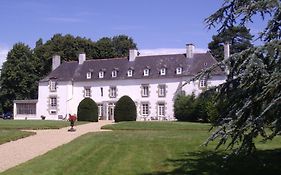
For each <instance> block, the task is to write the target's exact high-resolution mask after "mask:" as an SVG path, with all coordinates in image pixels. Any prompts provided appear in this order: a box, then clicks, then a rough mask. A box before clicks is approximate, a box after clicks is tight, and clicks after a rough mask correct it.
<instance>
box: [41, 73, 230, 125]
mask: <svg viewBox="0 0 281 175" xmlns="http://www.w3.org/2000/svg"><path fill="white" fill-rule="evenodd" d="M188 78H190V77H184V78H170V79H168V78H165V79H157V80H155V79H132V80H98V81H96V80H95V81H88V82H74V83H72V82H58V84H57V90H56V92H50V90H49V84H48V82H40V84H39V93H38V103H37V112H36V114H37V117H38V118H40V116H41V115H44V116H46V119H47V120H48V119H51V120H57V119H58V115H62V116H63V117H65V116H66V115H67V114H76V113H77V107H78V105H79V103H80V102H81V101H82V100H83V99H84V87H91V98H92V99H93V100H94V101H95V102H96V103H103V102H117V101H118V99H119V98H121V97H122V96H124V95H128V96H130V97H131V98H132V99H133V101H135V102H136V104H137V114H138V120H141V119H142V118H141V105H140V104H141V103H142V102H149V104H150V105H149V106H150V114H149V117H156V116H157V104H158V103H159V102H165V107H166V111H165V116H166V117H168V118H170V119H174V118H173V117H174V111H173V104H174V102H173V100H174V99H175V93H176V91H177V89H178V88H179V85H181V83H180V82H183V81H185V80H187V79H188ZM224 81H225V77H224V76H213V77H212V78H211V79H210V80H208V81H207V83H208V86H215V85H218V84H220V83H222V82H224ZM142 84H148V85H149V91H150V93H149V97H142V96H141V85H142ZM160 84H165V85H166V96H165V97H158V85H160ZM111 86H116V88H117V97H116V98H110V97H109V88H110V87H111ZM101 87H102V88H103V96H101ZM183 90H184V91H186V94H191V93H192V92H194V93H195V94H196V95H198V94H199V93H200V92H201V91H202V89H200V88H199V81H195V82H191V83H190V84H187V85H186V86H184V87H183ZM52 95H53V96H57V103H58V111H57V114H55V115H51V114H50V113H49V110H48V109H49V107H48V106H49V97H50V96H52Z"/></svg>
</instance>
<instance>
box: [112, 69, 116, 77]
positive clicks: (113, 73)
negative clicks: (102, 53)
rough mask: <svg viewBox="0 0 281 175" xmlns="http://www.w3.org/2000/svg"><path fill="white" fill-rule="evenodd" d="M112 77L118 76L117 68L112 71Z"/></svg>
mask: <svg viewBox="0 0 281 175" xmlns="http://www.w3.org/2000/svg"><path fill="white" fill-rule="evenodd" d="M111 77H113V78H114V77H117V70H113V71H112V72H111Z"/></svg>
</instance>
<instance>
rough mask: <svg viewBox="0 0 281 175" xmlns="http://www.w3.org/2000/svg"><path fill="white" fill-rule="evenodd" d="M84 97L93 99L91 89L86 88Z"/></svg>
mask: <svg viewBox="0 0 281 175" xmlns="http://www.w3.org/2000/svg"><path fill="white" fill-rule="evenodd" d="M84 97H91V88H90V87H85V89H84Z"/></svg>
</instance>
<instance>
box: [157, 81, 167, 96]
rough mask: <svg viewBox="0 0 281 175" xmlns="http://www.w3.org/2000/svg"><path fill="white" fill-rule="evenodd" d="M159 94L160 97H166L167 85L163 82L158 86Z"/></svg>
mask: <svg viewBox="0 0 281 175" xmlns="http://www.w3.org/2000/svg"><path fill="white" fill-rule="evenodd" d="M158 96H159V97H165V96H166V85H165V84H161V85H159V86H158Z"/></svg>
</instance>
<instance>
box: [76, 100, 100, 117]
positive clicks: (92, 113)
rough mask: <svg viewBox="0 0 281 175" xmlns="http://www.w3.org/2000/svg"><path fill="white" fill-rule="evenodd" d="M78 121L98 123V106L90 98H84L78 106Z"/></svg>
mask: <svg viewBox="0 0 281 175" xmlns="http://www.w3.org/2000/svg"><path fill="white" fill-rule="evenodd" d="M77 117H78V118H77V120H78V121H89V122H98V105H97V104H96V102H95V101H94V100H92V99H91V98H84V99H83V100H82V101H81V102H80V103H79V105H78V111H77Z"/></svg>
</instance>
